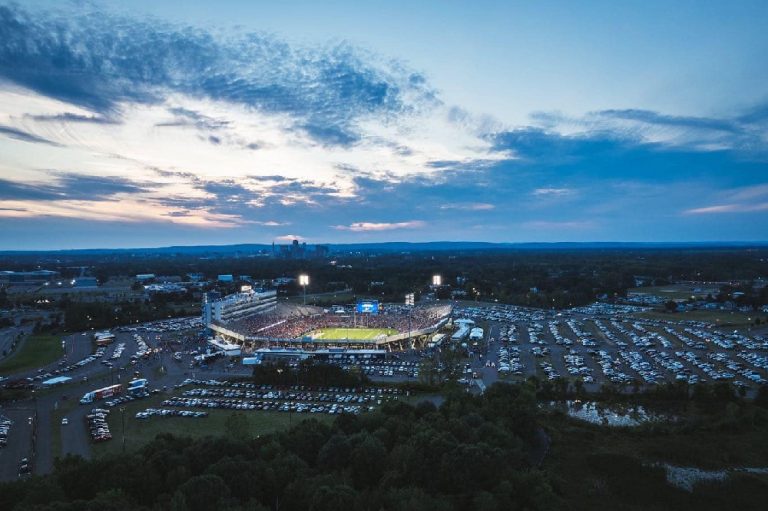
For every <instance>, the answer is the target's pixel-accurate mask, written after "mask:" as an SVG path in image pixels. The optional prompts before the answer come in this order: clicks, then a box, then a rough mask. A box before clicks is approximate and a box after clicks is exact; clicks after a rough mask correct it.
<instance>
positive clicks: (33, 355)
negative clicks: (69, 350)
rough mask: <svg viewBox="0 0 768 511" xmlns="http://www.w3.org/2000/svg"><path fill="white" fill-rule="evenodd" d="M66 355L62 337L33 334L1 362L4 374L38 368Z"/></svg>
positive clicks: (1, 370)
mask: <svg viewBox="0 0 768 511" xmlns="http://www.w3.org/2000/svg"><path fill="white" fill-rule="evenodd" d="M62 355H64V349H63V348H62V347H61V337H59V336H57V335H32V336H30V337H29V338H28V339H27V340H25V341H24V342H22V343H21V346H19V347H18V348H17V349H16V351H15V352H14V353H12V354H11V355H10V356H8V357H7V358H6V359H5V360H3V361H2V362H0V373H1V374H3V375H7V374H12V373H18V372H22V371H27V370H29V369H36V368H38V367H42V366H45V365H48V364H50V363H51V362H54V361H56V360H57V359H58V358H60V357H61V356H62Z"/></svg>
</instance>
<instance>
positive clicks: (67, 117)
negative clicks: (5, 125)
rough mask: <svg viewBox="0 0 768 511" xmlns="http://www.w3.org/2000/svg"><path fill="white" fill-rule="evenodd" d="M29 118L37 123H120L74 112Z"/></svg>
mask: <svg viewBox="0 0 768 511" xmlns="http://www.w3.org/2000/svg"><path fill="white" fill-rule="evenodd" d="M28 117H29V118H30V119H32V120H34V121H37V122H63V123H78V122H89V123H93V124H119V122H120V121H118V120H116V119H110V118H108V117H104V116H101V115H82V114H74V113H72V112H64V113H61V114H46V115H29V116H28Z"/></svg>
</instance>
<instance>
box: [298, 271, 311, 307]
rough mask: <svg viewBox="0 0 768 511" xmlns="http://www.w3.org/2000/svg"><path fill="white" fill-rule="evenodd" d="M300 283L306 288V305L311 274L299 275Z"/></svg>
mask: <svg viewBox="0 0 768 511" xmlns="http://www.w3.org/2000/svg"><path fill="white" fill-rule="evenodd" d="M299 285H300V286H301V287H303V288H304V305H306V304H307V286H308V285H309V275H307V274H301V275H299Z"/></svg>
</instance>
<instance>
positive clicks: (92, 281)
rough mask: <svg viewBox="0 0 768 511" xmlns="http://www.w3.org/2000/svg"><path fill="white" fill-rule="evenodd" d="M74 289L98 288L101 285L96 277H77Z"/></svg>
mask: <svg viewBox="0 0 768 511" xmlns="http://www.w3.org/2000/svg"><path fill="white" fill-rule="evenodd" d="M73 286H74V287H81V288H83V287H98V286H99V283H98V281H97V280H96V277H77V278H76V279H75V280H74V284H73Z"/></svg>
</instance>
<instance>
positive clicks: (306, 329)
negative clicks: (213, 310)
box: [207, 296, 452, 350]
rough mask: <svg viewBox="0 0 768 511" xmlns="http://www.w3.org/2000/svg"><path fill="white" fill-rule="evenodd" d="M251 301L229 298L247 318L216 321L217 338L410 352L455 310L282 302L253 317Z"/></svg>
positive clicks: (211, 324) (248, 343) (249, 344)
mask: <svg viewBox="0 0 768 511" xmlns="http://www.w3.org/2000/svg"><path fill="white" fill-rule="evenodd" d="M247 298H248V297H247V296H244V297H243V298H242V299H241V300H239V301H238V300H237V299H233V298H231V297H226V300H227V303H228V304H229V305H228V306H229V307H231V308H232V309H233V310H243V311H244V313H243V314H241V315H239V317H237V318H236V319H229V320H227V321H224V320H220V319H215V318H213V319H211V320H210V321H207V324H208V327H209V328H210V329H211V330H212V331H213V332H214V333H215V334H216V335H217V336H218V337H221V338H223V339H225V340H227V341H230V342H236V343H238V344H241V345H244V346H247V347H250V348H259V347H278V346H283V347H288V346H291V347H300V348H304V349H312V348H315V347H332V346H345V347H361V348H364V347H377V348H383V349H387V350H401V349H407V348H409V347H411V346H413V345H420V344H423V343H424V342H425V341H426V338H427V336H428V335H429V334H431V333H433V332H435V331H437V330H438V329H439V328H441V327H442V326H443V325H444V324H445V323H447V321H448V318H449V317H450V314H451V310H452V309H451V306H450V305H446V304H428V305H417V306H406V305H400V304H382V305H379V304H378V302H375V306H374V308H370V307H371V303H373V302H370V303H369V302H365V301H363V302H360V303H358V305H357V306H334V307H333V308H332V309H323V308H320V307H314V306H307V305H291V304H285V303H281V304H279V305H278V304H274V305H273V306H272V307H270V308H269V309H268V310H264V309H263V308H262V309H260V310H258V311H256V312H254V313H252V314H249V313H247V312H248V311H247V309H245V308H244V307H243V305H242V303H252V301H248V300H247ZM273 303H274V302H273ZM225 314H226V312H225ZM229 317H230V318H231V317H232V315H231V314H230V315H229ZM409 339H410V340H411V342H409Z"/></svg>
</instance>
